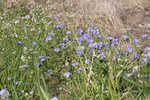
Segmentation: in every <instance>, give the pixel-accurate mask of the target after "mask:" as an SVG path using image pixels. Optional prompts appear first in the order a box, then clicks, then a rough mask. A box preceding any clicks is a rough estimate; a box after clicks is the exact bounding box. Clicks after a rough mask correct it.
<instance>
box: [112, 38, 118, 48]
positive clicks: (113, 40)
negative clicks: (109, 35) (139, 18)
mask: <svg viewBox="0 0 150 100" xmlns="http://www.w3.org/2000/svg"><path fill="white" fill-rule="evenodd" d="M118 44H119V42H118V39H112V47H114V45H118Z"/></svg>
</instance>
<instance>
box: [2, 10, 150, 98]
mask: <svg viewBox="0 0 150 100" xmlns="http://www.w3.org/2000/svg"><path fill="white" fill-rule="evenodd" d="M60 24H62V23H61V22H60V21H55V20H53V18H52V17H49V16H46V15H45V14H44V13H43V12H42V11H41V10H40V9H39V10H37V11H35V12H33V13H31V14H30V13H28V12H26V11H24V10H23V9H18V10H16V9H6V11H1V13H0V90H1V89H7V90H8V91H9V93H10V96H8V100H50V98H52V97H54V96H56V97H57V98H58V99H59V100H146V99H147V100H149V99H150V98H148V97H149V96H150V68H149V67H150V64H149V63H148V64H145V63H142V62H143V61H141V59H142V58H143V57H144V54H143V53H141V51H140V47H139V46H136V45H135V43H133V42H132V43H133V45H132V43H131V42H130V41H133V40H134V39H133V37H132V34H131V33H128V34H127V35H128V37H129V40H127V41H124V40H123V39H121V38H120V39H119V44H117V45H115V46H114V47H112V46H111V43H109V42H111V41H108V40H106V37H107V34H106V33H105V32H102V31H100V34H101V35H102V39H99V38H98V36H94V35H92V32H91V33H90V34H91V38H92V40H94V41H95V42H99V41H101V42H102V43H103V46H102V48H101V50H100V52H98V49H97V48H95V47H94V49H93V51H92V52H90V49H89V48H87V47H86V46H87V41H88V40H86V41H84V42H83V43H82V44H80V43H79V41H77V38H78V37H80V35H79V33H78V32H77V30H76V28H75V27H73V25H72V26H69V25H67V22H66V23H65V24H66V25H65V27H64V28H62V29H61V28H58V29H57V28H56V26H57V25H60ZM89 26H90V25H89ZM69 27H73V28H69ZM93 29H94V30H96V29H99V28H98V27H96V26H94V27H93ZM99 30H100V29H99ZM68 31H71V33H72V34H71V35H67V32H68ZM51 32H53V33H54V34H55V35H54V36H52V34H51ZM84 32H87V28H86V29H85V30H83V33H84ZM83 33H82V34H83ZM47 36H51V37H52V40H49V41H48V43H46V42H45V39H46V37H47ZM66 36H68V39H69V41H70V42H69V43H67V42H66V41H65V40H63V38H64V37H66ZM86 38H87V37H86ZM18 41H21V42H22V43H21V44H18ZM33 41H35V42H36V43H37V45H35V46H34V45H33V44H32V42H33ZM139 41H140V40H139ZM60 43H66V45H65V47H64V48H61V47H60ZM106 44H110V47H109V46H108V45H106ZM124 44H131V46H132V48H133V50H134V52H137V53H138V58H136V59H135V60H132V58H133V55H134V53H127V54H125V55H122V57H121V58H119V56H117V55H116V52H118V51H119V52H120V53H121V54H122V52H123V51H124V50H125V48H124ZM81 45H82V46H84V47H85V48H84V50H81V49H82V48H81V47H80V48H79V50H81V52H82V55H81V56H77V54H76V50H77V47H78V46H81ZM93 45H94V44H93ZM56 48H59V49H60V51H59V52H55V49H56ZM102 52H103V53H104V54H105V55H106V58H105V59H102V58H101V57H102V54H103V53H102ZM40 56H44V57H45V58H44V61H40V59H39V57H40ZM85 60H90V62H89V63H87V64H85ZM148 60H149V59H148ZM67 62H69V65H68V66H67V65H65V64H66V63H67ZM77 62H78V63H77ZM37 63H40V66H38V67H37V65H36V64H37ZM75 63H76V65H75V66H74V64H75ZM24 65H25V66H24ZM26 65H27V66H26ZM135 67H136V68H138V71H137V72H135V73H133V69H134V68H135ZM79 68H80V69H81V70H80V73H78V72H79ZM48 70H52V71H53V73H52V74H51V75H48ZM66 72H70V73H71V75H70V76H69V77H68V78H67V77H65V76H64V74H65V73H66ZM49 74H50V73H49ZM126 74H128V75H130V74H132V75H131V76H128V77H126ZM144 75H147V76H145V77H144ZM8 78H11V80H8ZM16 82H19V83H17V84H16Z"/></svg>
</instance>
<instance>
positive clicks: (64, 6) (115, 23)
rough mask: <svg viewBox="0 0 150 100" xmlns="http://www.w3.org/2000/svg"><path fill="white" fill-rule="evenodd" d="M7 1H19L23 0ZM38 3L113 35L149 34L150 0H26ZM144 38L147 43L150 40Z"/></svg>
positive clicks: (137, 36) (30, 2) (51, 11)
mask: <svg viewBox="0 0 150 100" xmlns="http://www.w3.org/2000/svg"><path fill="white" fill-rule="evenodd" d="M8 1H9V4H10V1H13V2H15V3H16V5H18V4H19V3H18V1H22V0H8ZM39 5H40V6H42V7H43V8H44V9H45V10H46V11H47V13H49V12H50V13H52V14H53V15H57V16H61V17H62V18H63V20H66V19H67V20H68V19H69V20H70V22H71V23H72V24H74V25H85V23H87V22H88V23H95V24H98V25H100V26H102V27H103V28H105V29H107V31H108V33H110V34H111V35H114V36H120V35H122V34H124V33H126V32H132V34H133V35H134V36H135V37H136V38H139V37H140V36H141V34H148V36H149V37H150V0H27V6H28V8H30V9H33V8H36V7H38V6H39ZM144 42H145V43H144V45H149V46H150V40H145V41H144Z"/></svg>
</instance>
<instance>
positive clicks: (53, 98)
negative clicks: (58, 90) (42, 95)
mask: <svg viewBox="0 0 150 100" xmlns="http://www.w3.org/2000/svg"><path fill="white" fill-rule="evenodd" d="M50 100H58V98H57V97H52V98H51V99H50Z"/></svg>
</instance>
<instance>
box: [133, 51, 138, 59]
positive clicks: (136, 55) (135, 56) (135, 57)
mask: <svg viewBox="0 0 150 100" xmlns="http://www.w3.org/2000/svg"><path fill="white" fill-rule="evenodd" d="M137 58H138V54H137V52H135V53H134V55H133V60H134V59H137Z"/></svg>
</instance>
